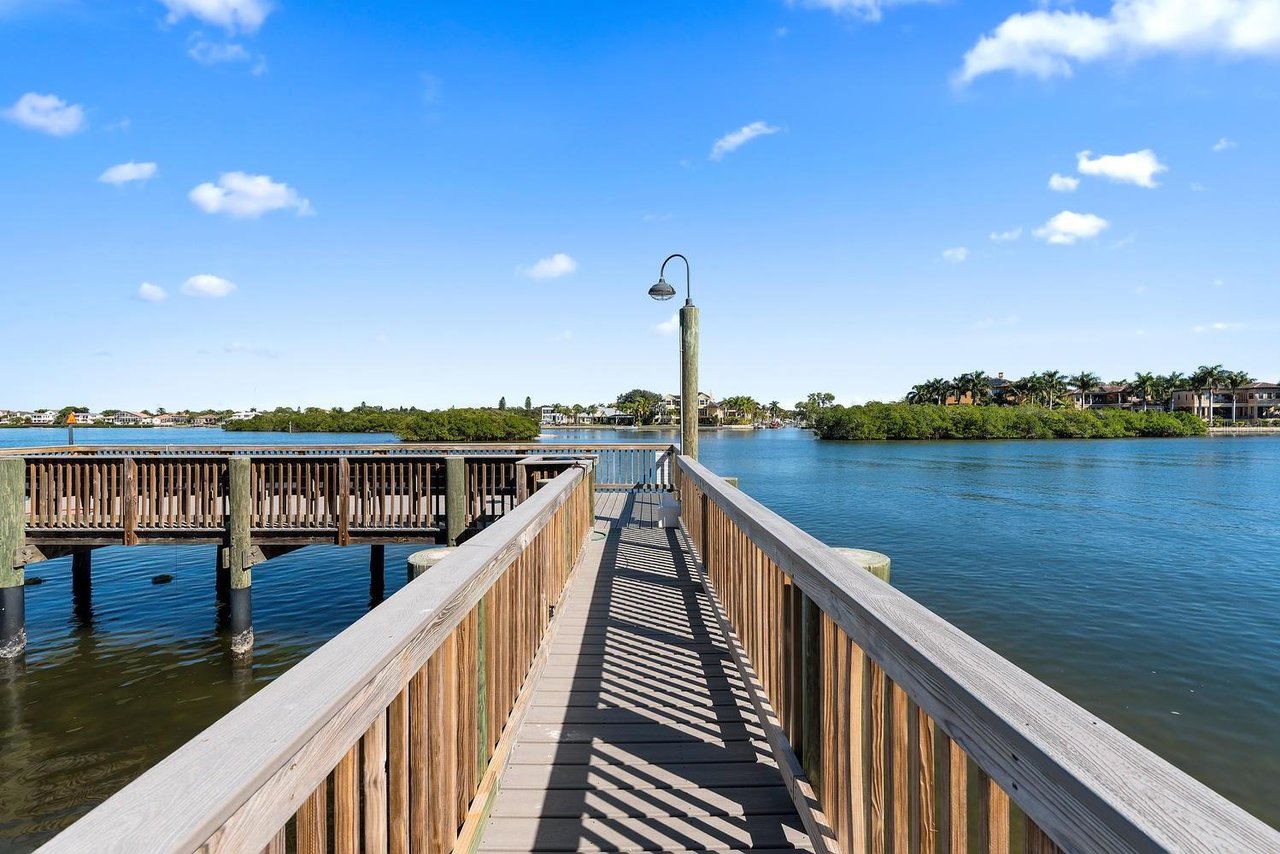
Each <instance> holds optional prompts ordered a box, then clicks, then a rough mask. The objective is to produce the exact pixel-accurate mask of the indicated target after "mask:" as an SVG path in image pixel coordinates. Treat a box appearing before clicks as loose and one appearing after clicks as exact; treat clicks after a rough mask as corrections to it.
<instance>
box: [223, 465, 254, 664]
mask: <svg viewBox="0 0 1280 854" xmlns="http://www.w3.org/2000/svg"><path fill="white" fill-rule="evenodd" d="M251 465H252V461H251V460H250V459H249V458H248V457H230V458H228V459H227V551H226V556H227V575H228V581H229V582H230V585H229V591H228V600H227V605H228V607H229V610H230V618H231V624H230V628H231V651H232V653H234V654H236V655H242V654H244V653H247V652H249V650H251V649H253V592H252V585H253V573H252V569H251V567H252V566H253V557H252V554H251V552H252V546H253V543H252V538H251V536H250V531H249V520H250V512H251V510H252V501H253V494H252V488H251V484H252V478H251V468H250V467H251Z"/></svg>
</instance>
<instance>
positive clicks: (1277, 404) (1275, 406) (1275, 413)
mask: <svg viewBox="0 0 1280 854" xmlns="http://www.w3.org/2000/svg"><path fill="white" fill-rule="evenodd" d="M1236 418H1239V419H1242V420H1248V421H1256V420H1258V419H1259V418H1280V383H1269V382H1253V383H1249V384H1248V385H1247V386H1244V387H1243V388H1241V389H1240V390H1239V392H1237V393H1236Z"/></svg>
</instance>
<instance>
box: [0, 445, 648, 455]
mask: <svg viewBox="0 0 1280 854" xmlns="http://www.w3.org/2000/svg"><path fill="white" fill-rule="evenodd" d="M673 447H674V446H673V445H671V443H669V442H616V443H615V442H608V443H593V442H472V443H452V442H386V443H381V444H365V445H360V444H353V445H323V444H316V445H236V444H230V445H51V446H46V447H38V448H0V456H22V457H34V456H61V457H72V456H87V457H95V456H99V457H100V456H143V455H151V454H164V455H168V456H197V455H208V454H214V455H224V456H225V455H228V454H261V455H269V456H316V455H325V454H330V455H334V456H338V455H342V456H349V455H351V454H356V453H359V454H381V455H388V456H395V455H398V454H406V453H422V452H424V451H425V452H435V453H465V454H484V453H515V452H521V451H523V452H527V453H540V454H546V453H557V452H559V453H563V452H566V451H580V450H645V451H667V450H671V449H672V448H673Z"/></svg>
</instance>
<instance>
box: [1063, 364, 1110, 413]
mask: <svg viewBox="0 0 1280 854" xmlns="http://www.w3.org/2000/svg"><path fill="white" fill-rule="evenodd" d="M1069 382H1070V383H1071V385H1072V387H1073V388H1074V389H1075V390H1076V393H1077V394H1079V395H1080V408H1081V409H1086V408H1087V407H1086V406H1085V405H1084V404H1085V396H1086V395H1087V394H1088V393H1089V392H1091V391H1093V390H1094V389H1096V388H1097V387H1098V386H1099V385H1100V384H1101V383H1102V380H1101V379H1100V378H1099V377H1098V375H1097V374H1095V373H1093V372H1091V371H1081V372H1080V373H1078V374H1076V375H1075V376H1073V377H1071V379H1070V380H1069Z"/></svg>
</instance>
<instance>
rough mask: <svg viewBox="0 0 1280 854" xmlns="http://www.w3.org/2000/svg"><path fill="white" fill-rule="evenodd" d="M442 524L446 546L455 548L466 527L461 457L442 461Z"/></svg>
mask: <svg viewBox="0 0 1280 854" xmlns="http://www.w3.org/2000/svg"><path fill="white" fill-rule="evenodd" d="M444 523H445V537H446V545H450V546H456V545H457V544H458V538H459V537H460V536H462V532H463V531H464V530H466V527H467V460H466V458H465V457H462V456H457V455H453V456H448V457H445V459H444Z"/></svg>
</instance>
